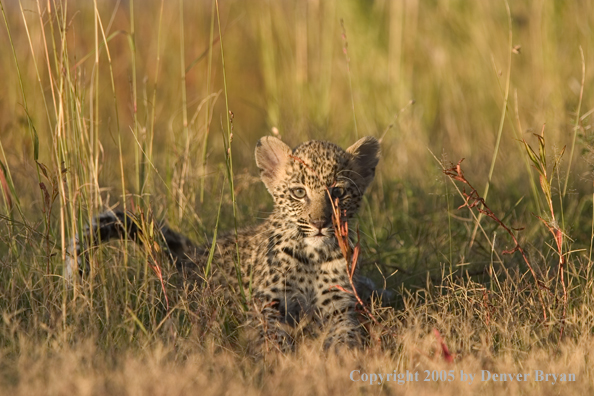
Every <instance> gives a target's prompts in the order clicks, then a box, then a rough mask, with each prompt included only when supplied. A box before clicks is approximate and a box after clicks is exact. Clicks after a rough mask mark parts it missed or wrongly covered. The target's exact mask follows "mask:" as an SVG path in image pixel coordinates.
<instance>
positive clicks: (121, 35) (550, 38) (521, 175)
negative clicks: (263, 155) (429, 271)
mask: <svg viewBox="0 0 594 396" xmlns="http://www.w3.org/2000/svg"><path fill="white" fill-rule="evenodd" d="M95 5H96V8H95ZM2 6H3V12H4V16H5V27H4V28H2V29H0V42H1V43H2V45H1V46H0V65H1V67H0V80H1V81H3V92H2V95H0V143H1V144H2V148H3V153H0V154H2V157H0V160H1V161H2V163H3V165H5V166H6V169H7V170H6V171H5V173H6V174H7V173H8V171H10V175H11V176H12V180H13V182H14V192H13V193H10V192H7V191H6V189H5V195H4V197H5V201H4V202H5V205H4V207H3V208H2V209H1V210H2V211H5V212H6V213H5V214H6V215H7V216H8V217H3V220H1V221H2V222H4V223H5V224H8V222H9V220H7V219H8V218H12V219H13V220H14V219H15V218H18V216H17V215H16V206H15V203H14V201H15V199H16V197H15V196H14V195H16V196H17V197H18V200H19V202H20V206H21V207H22V210H23V213H24V215H25V218H26V219H27V220H26V221H25V222H26V223H27V222H28V224H29V226H31V227H32V228H33V229H36V230H40V231H41V230H43V228H44V227H46V228H48V225H47V224H46V225H45V226H44V223H43V219H44V218H47V216H46V215H47V210H46V209H47V206H48V205H47V204H44V200H43V194H42V192H41V190H40V188H39V182H40V181H43V180H45V179H44V176H43V175H41V176H39V171H38V170H37V166H36V164H35V161H34V158H35V153H34V151H35V143H34V136H35V134H37V135H38V139H39V157H38V161H39V162H40V163H42V164H44V165H45V166H46V167H47V169H48V171H49V173H50V174H53V175H57V172H58V171H59V170H60V169H62V168H63V167H64V168H65V169H66V172H65V173H64V176H63V177H64V179H65V183H64V184H63V185H64V186H66V187H65V188H64V189H60V188H59V187H58V185H59V184H60V183H56V190H57V197H56V198H55V200H54V201H52V204H51V207H52V208H53V212H52V213H51V214H50V216H49V217H50V223H51V227H49V231H48V232H50V234H51V236H52V249H54V250H55V251H56V252H58V251H60V250H62V243H63V242H62V241H64V240H66V238H67V237H68V236H70V235H73V234H74V233H75V231H74V230H75V229H76V224H77V220H76V219H77V216H79V217H78V218H80V214H81V213H84V216H83V217H84V218H90V217H91V216H92V213H96V212H97V211H99V210H102V208H104V207H105V205H114V204H116V203H119V204H120V205H121V204H122V202H124V201H126V200H127V199H124V198H123V191H126V194H130V195H131V196H132V197H133V198H134V199H133V200H134V201H135V202H136V203H137V204H141V205H146V206H147V207H151V208H153V209H154V210H155V212H157V215H158V217H166V218H167V219H168V222H169V223H170V224H172V225H174V226H175V227H178V228H180V229H182V230H183V231H184V232H186V233H188V234H190V235H191V236H192V237H193V238H195V239H198V240H202V239H204V238H206V237H209V236H210V235H212V230H213V228H214V224H215V221H216V211H217V207H218V204H219V198H220V197H221V191H223V192H222V194H223V195H222V196H223V202H224V203H223V207H222V219H221V221H222V224H221V227H227V228H228V227H230V226H232V224H233V222H232V218H231V216H232V215H231V214H232V210H231V205H230V199H229V198H230V195H229V190H228V188H226V187H225V186H227V184H226V182H225V181H224V174H225V170H224V161H225V156H224V154H225V149H224V145H223V142H224V136H226V134H227V130H226V128H227V121H226V116H227V114H226V107H225V97H227V99H228V106H229V109H230V111H232V113H233V120H232V126H233V140H232V144H231V147H232V158H233V168H234V173H235V192H236V193H237V200H238V208H239V213H238V217H239V224H250V223H253V222H255V221H258V219H259V218H262V217H265V216H266V212H267V211H269V210H270V207H271V200H270V199H269V198H267V195H266V192H265V189H264V187H263V185H262V184H261V183H259V182H258V179H257V170H256V168H255V163H254V160H253V149H254V146H255V143H256V141H257V139H258V138H260V137H261V136H263V135H266V134H271V133H272V131H273V129H274V128H276V129H277V130H278V132H279V133H280V135H281V136H282V138H283V140H285V141H286V142H287V143H288V144H290V145H292V146H295V145H297V144H299V143H301V142H303V141H306V140H309V139H323V140H329V141H333V142H335V143H337V144H339V145H341V146H343V147H346V146H348V145H350V144H352V142H354V141H355V140H356V139H357V137H361V136H364V135H373V136H376V137H378V138H382V152H383V159H382V161H381V162H380V165H379V168H378V173H377V178H376V181H375V182H374V186H373V187H372V189H371V191H370V194H369V196H368V197H369V200H368V202H367V204H366V205H364V207H363V208H362V211H361V216H360V217H361V231H362V234H363V239H364V241H365V246H366V250H367V256H368V257H370V259H369V260H370V263H371V264H372V265H373V263H374V262H375V263H378V264H379V266H380V267H381V268H382V269H383V270H384V271H383V272H387V274H386V273H385V274H384V275H385V276H387V275H388V274H389V273H391V272H392V271H393V270H394V269H397V268H401V269H405V268H409V269H410V268H417V267H419V268H420V270H422V271H424V270H426V268H428V267H429V268H436V269H437V270H439V264H444V263H446V264H448V263H449V264H450V266H451V265H458V264H462V265H464V267H463V268H467V267H465V265H466V264H467V263H468V262H471V263H473V264H476V265H478V266H479V267H480V266H483V265H484V262H488V261H489V259H490V257H491V256H492V254H491V252H490V247H489V244H488V243H487V242H484V241H483V242H481V240H482V237H481V236H480V233H479V236H477V237H476V246H478V247H473V248H472V249H474V250H472V249H469V241H470V240H471V239H472V234H473V228H474V224H473V223H472V222H471V220H469V219H470V215H469V213H468V211H467V210H456V208H457V207H458V206H459V205H460V204H461V203H462V200H461V199H460V197H459V196H458V194H457V193H455V190H454V188H453V186H452V185H451V184H449V181H448V180H446V178H445V176H443V174H442V173H441V165H440V164H439V162H437V161H436V160H435V158H434V157H433V155H432V154H431V152H432V153H434V154H435V156H436V157H437V158H438V159H440V160H444V161H446V165H447V164H448V163H449V162H453V163H456V162H457V161H458V160H460V159H461V158H465V161H464V162H463V169H464V170H465V171H466V176H467V178H468V180H469V181H470V182H471V183H472V184H473V185H474V186H475V187H476V188H477V189H478V190H479V192H480V193H481V194H482V193H483V192H484V189H485V186H486V184H487V181H488V179H489V174H490V167H491V164H492V163H493V161H494V157H495V161H494V168H493V172H492V180H491V184H490V191H489V195H488V199H487V203H488V204H489V206H490V207H491V208H492V209H493V210H494V211H495V212H496V213H497V214H498V215H499V216H500V217H501V218H502V219H503V218H504V221H505V222H506V223H508V224H510V225H511V226H512V227H525V228H526V229H525V230H524V231H523V232H521V233H520V237H521V238H522V240H524V241H527V243H528V244H529V245H531V246H532V245H534V246H535V247H536V248H537V249H540V251H542V249H541V248H544V249H545V251H548V252H549V253H546V252H545V253H544V254H539V255H536V256H537V257H536V259H537V260H541V261H542V262H544V263H546V261H547V257H548V254H550V249H549V248H548V247H547V246H546V243H547V241H548V242H549V243H550V236H549V234H548V230H546V228H545V227H543V225H542V223H540V222H539V220H537V219H536V218H534V217H533V216H531V213H535V214H539V215H541V216H544V217H545V218H546V216H547V215H546V211H543V209H541V208H544V205H543V203H544V200H543V199H542V194H541V193H540V190H539V187H538V180H537V176H536V174H535V172H534V171H533V170H532V168H530V166H529V165H528V157H527V156H526V153H525V151H524V148H523V146H522V145H521V143H520V142H519V141H518V139H527V141H528V142H529V143H530V144H533V145H536V143H537V141H536V139H535V138H534V137H533V136H532V133H540V131H541V128H542V126H543V124H545V123H546V129H545V138H546V146H547V153H548V154H547V155H548V156H549V158H551V159H553V158H554V157H555V155H557V154H559V153H560V152H561V150H562V148H563V147H564V146H567V149H566V151H565V154H564V156H563V157H562V161H561V163H560V167H559V171H558V173H557V176H556V178H555V179H554V182H553V186H554V192H555V199H554V202H555V205H557V206H558V207H556V210H563V213H564V216H563V228H564V230H565V232H566V233H567V234H568V236H570V237H572V238H573V239H574V241H575V244H576V245H575V246H576V248H578V247H588V246H589V244H590V238H591V228H592V224H593V223H592V214H591V209H592V203H591V201H592V196H591V194H592V181H593V177H592V172H591V171H592V165H591V164H592V160H591V158H590V157H591V151H592V150H591V146H590V144H589V142H590V141H591V140H592V136H591V135H592V129H591V127H592V116H591V114H592V111H593V110H594V100H593V97H592V94H591V93H592V92H591V87H592V83H593V79H594V73H593V72H592V70H593V68H592V65H594V53H593V50H592V49H593V48H594V34H593V31H592V30H593V28H594V4H593V3H591V2H588V1H571V2H558V1H553V0H533V1H523V2H511V3H510V4H509V7H510V13H509V16H510V17H511V25H510V24H509V23H508V12H507V10H506V3H505V2H503V1H472V2H468V1H416V0H406V1H405V0H402V1H396V0H394V1H389V0H383V1H382V0H377V1H347V0H343V1H321V0H307V1H305V0H303V1H251V0H250V1H240V0H237V1H231V0H223V1H220V2H219V16H220V31H221V32H222V39H223V40H222V41H223V50H224V61H225V63H224V69H223V65H222V53H221V46H220V40H219V39H220V37H219V25H218V24H217V19H218V18H217V13H216V7H215V5H214V3H213V2H211V1H207V0H203V1H158V0H143V1H136V2H133V3H132V2H129V1H115V0H109V1H107V0H101V1H97V2H96V3H95V2H93V1H69V2H59V1H58V2H54V1H49V2H37V1H22V2H17V1H3V2H2ZM6 27H8V29H9V30H10V35H11V38H12V41H11V40H9V36H8V29H7V28H6ZM211 29H212V33H211ZM510 39H511V41H510ZM106 42H107V46H106V45H105V43H106ZM580 48H581V49H582V50H583V56H584V59H583V60H582V56H581V52H580ZM97 49H98V51H97ZM13 50H14V56H13ZM15 57H16V60H17V62H18V68H17V66H16V64H15ZM583 66H585V75H584V82H583V84H582V67H583ZM18 71H20V76H19V74H18ZM223 74H225V75H226V90H225V86H224V82H223ZM508 80H509V88H508ZM21 85H22V89H21ZM582 87H583V99H582V102H581V107H580V112H579V115H578V113H577V111H578V105H579V104H580V103H579V102H580V91H581V89H582ZM506 93H507V96H506ZM23 94H24V96H23ZM506 97H507V111H506V112H505V114H504V116H503V123H502V124H501V121H502V113H503V110H504V107H505V103H506V102H505V100H506ZM25 100H26V106H25ZM27 113H28V114H29V116H30V121H31V123H30V122H29V120H28V118H27ZM576 125H577V127H576ZM499 131H501V136H500V146H499V148H498V150H496V142H497V140H498V133H499ZM574 132H575V136H576V137H575V138H574ZM207 134H208V140H207V141H206V140H205V136H206V135H207ZM574 139H575V142H576V143H575V150H574V153H573V157H572V158H571V156H570V151H571V147H572V144H573V142H574ZM205 144H206V146H205ZM203 155H206V157H205V158H206V162H205V163H206V166H204V161H203ZM62 162H63V163H62ZM552 162H553V161H552V160H551V161H550V164H552ZM569 167H570V168H569ZM568 169H569V173H568ZM566 174H569V179H568V181H567V185H568V187H567V194H565V196H564V197H562V195H563V194H562V192H563V190H564V185H565V180H566ZM50 178H51V177H50ZM48 180H49V179H48ZM46 185H48V189H49V182H46ZM202 188H204V192H203V193H202V192H201V189H202ZM560 193H561V194H560ZM7 194H8V195H11V194H12V201H13V202H12V206H11V205H9V204H7V203H6V195H7ZM201 194H203V196H202V199H201ZM50 195H51V194H50ZM561 198H562V199H561ZM120 207H121V206H120ZM44 210H45V212H44ZM21 220H22V219H21ZM482 224H485V227H486V231H487V233H488V234H489V236H490V237H491V238H492V237H493V233H494V232H501V231H500V230H497V228H496V226H495V224H491V223H490V222H489V221H487V220H482ZM6 235H9V234H6ZM500 239H503V242H498V243H497V246H498V247H500V248H501V249H503V248H506V247H507V248H510V247H513V246H510V242H509V241H507V240H505V237H500ZM3 243H4V245H5V247H6V246H8V245H9V241H8V240H3ZM473 254H474V255H475V256H473ZM58 256H59V255H56V257H58ZM553 261H554V260H553ZM58 262H59V259H58V258H56V263H58ZM420 272H421V271H419V273H420ZM410 273H414V271H413V272H410ZM400 279H402V278H400Z"/></svg>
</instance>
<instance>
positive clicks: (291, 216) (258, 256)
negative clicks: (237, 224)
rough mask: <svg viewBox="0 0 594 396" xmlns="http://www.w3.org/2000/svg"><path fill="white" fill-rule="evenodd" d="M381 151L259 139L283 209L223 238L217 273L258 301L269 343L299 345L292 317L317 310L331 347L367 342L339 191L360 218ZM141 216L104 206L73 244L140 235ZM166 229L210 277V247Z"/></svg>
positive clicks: (364, 142)
mask: <svg viewBox="0 0 594 396" xmlns="http://www.w3.org/2000/svg"><path fill="white" fill-rule="evenodd" d="M379 151H380V150H379V143H378V141H377V140H376V139H375V138H373V137H365V138H362V139H360V140H359V141H357V142H356V143H355V144H354V145H352V146H351V147H349V148H348V149H346V150H343V149H341V148H340V147H338V146H337V145H335V144H332V143H329V142H322V141H315V140H314V141H309V142H306V143H303V144H301V145H299V146H297V147H296V148H295V149H293V150H291V149H290V148H289V146H287V145H286V144H285V143H283V142H282V141H281V140H279V139H277V138H274V137H270V136H267V137H264V138H262V139H260V141H259V142H258V143H257V146H256V151H255V156H256V163H257V165H258V168H259V169H260V177H261V179H262V181H263V182H264V184H265V185H266V188H267V189H268V191H269V192H270V194H271V195H272V198H273V200H274V209H273V212H272V214H271V215H270V217H269V218H268V219H267V220H266V221H264V222H263V223H261V224H260V225H259V226H255V227H248V228H244V229H241V230H239V231H238V235H237V239H236V236H235V234H234V233H233V234H229V235H227V236H223V237H220V238H218V239H217V240H216V245H217V246H216V248H215V249H214V257H213V261H212V262H213V267H212V275H211V279H210V282H212V283H213V284H215V285H222V286H224V288H225V290H227V294H228V296H237V295H241V294H243V295H246V296H247V298H248V302H249V303H250V304H251V305H252V306H254V307H256V308H255V309H254V311H255V312H254V314H255V315H254V317H259V318H260V319H261V320H260V321H259V322H258V323H259V325H258V326H257V327H258V329H259V337H258V338H259V339H260V341H261V342H268V341H272V342H273V344H274V345H277V346H278V347H280V348H281V349H287V348H290V347H291V345H292V342H293V341H292V338H291V336H290V335H289V333H288V332H287V331H286V327H287V325H288V326H296V325H297V324H298V323H301V321H302V320H305V319H306V318H307V319H308V320H309V322H308V323H313V324H314V327H316V328H318V329H320V331H319V333H322V334H324V335H325V341H324V345H325V346H326V347H330V346H332V345H343V344H346V345H349V346H356V345H360V344H361V327H360V324H359V322H358V320H357V315H356V312H355V306H356V299H355V298H354V296H353V294H352V293H349V292H352V288H351V283H350V281H349V277H348V271H347V265H346V260H345V258H344V257H343V254H342V252H341V250H340V248H339V245H338V242H337V239H336V237H335V234H334V228H333V223H332V205H331V199H332V200H333V201H337V202H338V207H339V210H340V213H341V214H342V216H346V217H345V218H346V219H347V220H351V219H352V218H353V216H354V215H355V214H356V213H357V210H358V209H359V206H360V204H361V200H362V197H363V194H364V192H365V190H366V189H367V187H368V186H369V184H370V183H371V181H372V180H373V177H374V172H375V167H376V165H377V163H378V160H379ZM134 224H135V221H134V219H133V218H132V217H130V215H124V214H122V213H104V214H102V215H100V216H99V217H98V218H97V219H96V221H95V222H94V223H93V224H92V225H91V227H89V229H88V230H87V232H86V233H85V235H84V236H83V237H82V238H80V240H81V243H77V244H75V245H73V247H72V248H71V251H72V253H74V250H76V251H77V252H78V253H79V254H78V255H79V256H82V253H83V252H84V250H85V249H84V247H85V246H86V245H88V244H90V240H101V241H105V240H107V239H110V238H114V237H116V238H122V237H123V236H128V237H130V238H132V239H134V240H136V241H138V240H139V238H138V233H139V230H138V228H137V227H136V226H135V225H134ZM162 231H163V233H164V236H165V242H166V245H167V246H166V248H167V249H168V252H169V253H170V255H171V256H172V258H173V260H174V261H175V263H176V265H177V268H178V270H179V271H180V272H181V273H182V274H184V275H185V277H186V278H190V279H198V278H200V276H202V275H203V274H204V269H205V266H206V263H207V261H208V255H209V251H210V246H208V245H207V246H203V247H196V246H195V245H193V244H192V243H191V242H190V241H189V240H188V239H187V238H185V237H183V236H181V235H179V234H177V233H175V232H173V231H171V230H169V229H168V228H167V227H163V228H162ZM91 235H92V236H93V237H91ZM236 243H237V246H236ZM237 248H238V249H237ZM237 252H239V254H238V253H237ZM238 255H239V257H238ZM238 258H239V261H238ZM77 264H80V259H79V260H78V262H76V261H74V260H73V259H69V261H68V262H67V263H66V273H67V274H72V273H73V267H74V266H76V265H77ZM196 275H198V276H196ZM250 290H251V294H250V293H249V291H250ZM255 322H256V321H255V320H254V323H255ZM254 323H252V324H254Z"/></svg>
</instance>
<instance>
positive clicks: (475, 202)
mask: <svg viewBox="0 0 594 396" xmlns="http://www.w3.org/2000/svg"><path fill="white" fill-rule="evenodd" d="M462 161H464V158H462V159H461V160H460V161H458V163H457V164H456V166H453V167H451V168H449V169H445V170H444V171H443V173H444V174H445V175H446V176H448V177H450V178H451V179H453V180H457V181H459V182H462V183H464V184H466V185H467V186H468V187H469V188H470V189H471V191H470V193H467V192H466V189H465V188H464V189H463V190H462V195H463V198H464V204H462V205H460V206H459V207H458V209H461V208H463V207H465V206H466V207H468V209H470V210H472V208H476V210H477V211H478V212H479V213H482V214H483V215H485V216H487V217H490V218H491V219H493V220H494V221H495V222H496V223H497V224H499V225H500V226H501V227H502V228H503V229H504V230H505V231H506V232H507V233H508V234H509V236H510V237H511V238H512V239H513V241H514V243H515V246H514V247H513V248H512V249H511V250H505V251H503V254H512V253H515V252H517V251H519V252H520V253H521V254H522V258H523V259H524V262H525V263H526V265H527V266H528V269H529V270H530V273H531V274H532V276H533V277H534V281H535V282H536V284H537V286H538V298H539V300H540V303H541V305H542V314H543V318H544V321H545V322H546V320H547V311H546V307H545V303H544V298H543V297H542V294H541V288H543V289H546V290H548V288H547V287H546V286H545V285H544V283H543V282H542V281H540V280H539V279H538V277H537V275H536V272H535V271H534V268H533V267H532V265H531V264H530V261H529V260H528V257H527V256H526V252H525V251H524V249H523V248H522V246H521V245H520V243H519V242H518V239H517V238H516V235H515V234H514V233H513V231H512V230H511V229H510V228H508V227H507V226H506V225H505V224H503V222H502V221H501V220H500V219H499V218H498V217H497V216H496V215H495V213H493V211H492V210H491V209H490V208H489V207H488V206H487V204H486V203H485V200H484V199H483V198H482V197H481V196H480V195H479V193H478V192H477V191H476V189H475V188H474V187H473V186H472V185H471V184H470V182H469V181H468V180H466V177H464V172H463V171H462V167H461V166H460V164H461V163H462Z"/></svg>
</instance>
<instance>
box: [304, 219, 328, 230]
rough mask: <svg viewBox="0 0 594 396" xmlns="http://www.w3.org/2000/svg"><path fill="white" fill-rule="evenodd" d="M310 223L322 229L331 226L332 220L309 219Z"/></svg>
mask: <svg viewBox="0 0 594 396" xmlns="http://www.w3.org/2000/svg"><path fill="white" fill-rule="evenodd" d="M309 224H311V225H312V226H314V227H316V228H317V229H318V230H320V231H321V230H322V229H323V228H326V227H329V226H330V222H329V221H327V220H325V219H311V218H310V219H309Z"/></svg>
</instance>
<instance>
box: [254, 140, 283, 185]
mask: <svg viewBox="0 0 594 396" xmlns="http://www.w3.org/2000/svg"><path fill="white" fill-rule="evenodd" d="M289 155H291V148H290V147H289V146H287V145H286V144H285V143H283V142H282V141H281V140H280V139H277V138H275V137H273V136H264V137H263V138H261V139H260V140H258V143H257V144H256V164H257V165H258V168H259V169H260V178H261V179H262V181H263V182H264V184H265V185H266V188H268V191H270V192H272V190H273V187H274V185H275V184H276V182H277V181H278V180H279V179H280V177H282V176H283V173H284V169H285V165H286V164H287V161H288V160H289Z"/></svg>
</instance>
